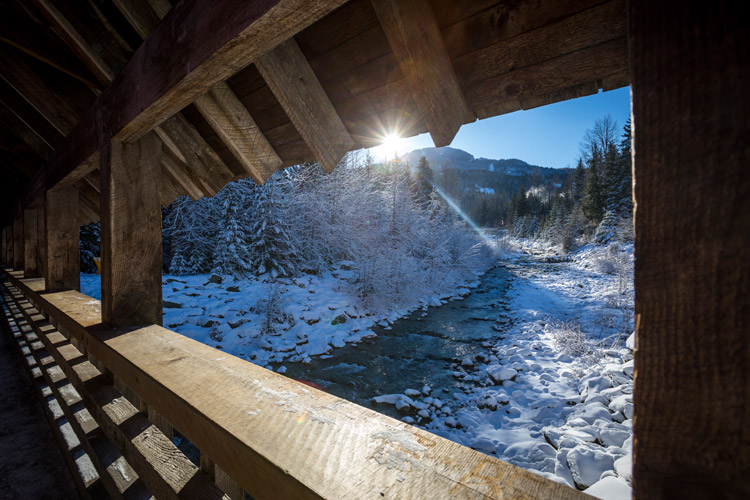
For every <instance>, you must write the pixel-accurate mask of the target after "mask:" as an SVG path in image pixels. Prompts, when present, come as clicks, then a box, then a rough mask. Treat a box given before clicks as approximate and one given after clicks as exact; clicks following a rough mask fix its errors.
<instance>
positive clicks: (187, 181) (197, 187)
mask: <svg viewBox="0 0 750 500" xmlns="http://www.w3.org/2000/svg"><path fill="white" fill-rule="evenodd" d="M156 133H157V134H158V133H159V128H158V127H157V129H156ZM164 146H165V147H163V148H162V156H161V164H162V166H163V167H164V170H165V171H166V172H167V173H168V174H169V176H170V177H171V178H172V179H173V180H174V181H175V182H177V183H178V184H179V185H180V187H182V189H183V190H185V192H186V193H187V195H188V196H190V198H191V199H193V200H199V199H201V198H203V196H204V195H205V194H206V193H204V192H203V190H204V189H205V188H204V187H203V186H202V184H201V183H200V181H199V180H198V179H197V178H196V177H195V175H194V174H193V173H192V172H191V171H190V170H189V169H188V167H187V165H185V164H184V163H183V162H182V160H180V159H178V158H176V157H175V155H174V154H173V153H172V152H171V151H169V150H168V147H166V146H167V144H166V143H165V144H164Z"/></svg>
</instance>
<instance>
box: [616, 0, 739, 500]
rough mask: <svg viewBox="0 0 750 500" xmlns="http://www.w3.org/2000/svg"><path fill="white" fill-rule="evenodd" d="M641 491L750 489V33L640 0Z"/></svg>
mask: <svg viewBox="0 0 750 500" xmlns="http://www.w3.org/2000/svg"><path fill="white" fill-rule="evenodd" d="M628 5H629V15H628V24H629V26H628V38H629V46H630V57H631V81H632V93H633V108H632V109H633V120H634V124H635V129H634V130H635V133H634V152H635V179H634V180H635V187H634V192H635V201H636V213H635V253H636V255H635V297H636V303H635V307H636V325H637V326H636V348H637V350H636V354H635V391H634V405H635V421H634V429H635V450H634V451H635V458H634V466H633V485H634V493H635V497H636V498H638V499H650V498H750V481H748V477H750V444H749V443H750V426H748V422H749V421H750V342H748V331H749V329H750V245H749V244H748V235H750V173H749V171H748V165H750V121H748V116H750V90H749V88H748V83H747V82H748V79H750V66H749V65H748V62H747V61H748V60H749V58H750V38H749V37H748V36H747V27H746V23H745V17H744V16H742V14H741V11H740V10H739V9H740V7H739V6H737V5H736V4H730V3H728V2H727V3H725V2H691V3H690V5H689V6H687V5H684V6H676V5H675V4H673V3H670V2H652V1H650V0H631V1H630V2H629V4H628Z"/></svg>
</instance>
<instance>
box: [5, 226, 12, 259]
mask: <svg viewBox="0 0 750 500" xmlns="http://www.w3.org/2000/svg"><path fill="white" fill-rule="evenodd" d="M4 231H5V267H9V268H13V224H11V225H9V226H5V229H4Z"/></svg>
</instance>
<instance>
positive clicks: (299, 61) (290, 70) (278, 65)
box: [255, 38, 354, 171]
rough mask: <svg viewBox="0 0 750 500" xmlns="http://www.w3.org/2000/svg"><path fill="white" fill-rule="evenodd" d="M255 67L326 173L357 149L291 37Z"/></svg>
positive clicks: (263, 57)
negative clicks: (347, 154)
mask: <svg viewBox="0 0 750 500" xmlns="http://www.w3.org/2000/svg"><path fill="white" fill-rule="evenodd" d="M255 65H256V66H257V68H258V71H259V72H260V74H261V75H262V76H263V79H264V80H265V81H266V83H267V84H268V86H269V87H270V88H271V91H273V93H274V95H275V96H276V99H278V101H279V103H280V104H281V107H282V108H284V111H285V112H286V114H287V115H288V116H289V119H290V120H291V121H292V123H293V124H294V126H295V127H296V128H297V130H298V131H299V133H300V135H301V136H302V138H303V139H304V140H305V143H306V144H307V145H308V147H309V148H310V149H311V150H312V152H313V154H314V155H315V158H316V159H317V160H318V163H320V165H321V166H322V167H323V169H324V170H326V171H331V170H333V168H334V167H335V166H336V165H337V164H338V162H339V160H340V159H341V158H342V157H343V156H344V154H346V153H347V152H348V151H350V150H351V149H352V148H353V147H354V140H353V139H352V137H351V135H349V131H348V130H347V129H346V127H345V126H344V123H343V122H342V121H341V118H340V117H339V115H338V114H337V113H336V110H335V109H334V107H333V104H331V101H330V99H329V98H328V96H327V95H326V93H325V90H323V87H322V86H321V85H320V82H319V81H318V78H317V77H316V76H315V73H314V72H313V70H312V68H311V67H310V63H308V62H307V59H306V58H305V56H304V54H303V53H302V51H301V50H300V48H299V45H297V42H296V41H295V40H294V38H290V39H289V40H287V41H286V42H284V43H282V44H281V45H279V46H278V47H276V48H275V49H273V50H271V51H269V52H268V53H266V54H264V55H263V56H261V57H260V58H259V59H258V60H257V61H256V63H255Z"/></svg>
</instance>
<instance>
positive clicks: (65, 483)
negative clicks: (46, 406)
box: [0, 313, 79, 500]
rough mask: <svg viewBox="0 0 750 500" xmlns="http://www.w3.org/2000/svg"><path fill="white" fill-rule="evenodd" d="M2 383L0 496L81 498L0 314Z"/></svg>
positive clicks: (0, 401)
mask: <svg viewBox="0 0 750 500" xmlns="http://www.w3.org/2000/svg"><path fill="white" fill-rule="evenodd" d="M0 381H2V383H0V498H3V499H4V500H15V499H19V500H21V499H24V500H25V499H30V498H44V499H49V500H52V499H75V498H79V496H78V492H77V491H76V488H75V486H74V484H73V480H72V479H71V478H70V473H69V472H68V469H67V467H66V465H65V461H64V459H63V456H62V454H61V453H60V449H59V448H58V446H57V443H56V442H55V438H54V436H53V435H52V431H51V429H50V427H49V425H48V423H47V419H46V418H45V416H44V413H43V410H42V407H41V404H40V402H39V399H38V398H37V396H36V394H35V393H34V389H33V387H32V385H31V382H30V380H29V378H28V376H27V375H26V371H25V369H24V367H23V364H22V361H21V356H20V353H19V352H18V349H17V347H15V346H14V345H13V344H12V340H11V337H10V332H9V330H8V325H7V323H6V320H5V317H4V316H3V315H2V314H1V313H0Z"/></svg>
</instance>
